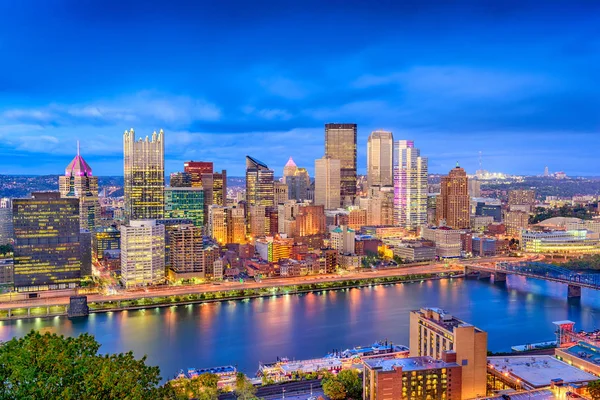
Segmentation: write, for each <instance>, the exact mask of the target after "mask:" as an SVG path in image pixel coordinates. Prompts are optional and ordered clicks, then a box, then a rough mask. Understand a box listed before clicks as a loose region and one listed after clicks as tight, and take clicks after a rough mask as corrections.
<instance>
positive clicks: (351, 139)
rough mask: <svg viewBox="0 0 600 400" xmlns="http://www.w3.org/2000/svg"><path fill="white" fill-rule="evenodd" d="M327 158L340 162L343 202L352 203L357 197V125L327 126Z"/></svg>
mask: <svg viewBox="0 0 600 400" xmlns="http://www.w3.org/2000/svg"><path fill="white" fill-rule="evenodd" d="M325 156H326V157H329V158H331V159H333V160H339V161H340V193H341V194H340V195H341V200H343V201H345V202H346V201H350V202H352V200H353V199H354V197H355V196H356V124H325ZM315 190H316V189H315ZM338 206H339V205H338ZM336 207H337V206H336ZM326 208H327V207H326Z"/></svg>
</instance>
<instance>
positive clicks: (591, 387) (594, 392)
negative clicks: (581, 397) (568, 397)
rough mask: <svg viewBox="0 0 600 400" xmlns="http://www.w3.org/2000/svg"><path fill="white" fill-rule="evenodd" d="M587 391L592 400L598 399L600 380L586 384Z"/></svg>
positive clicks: (599, 397) (599, 395)
mask: <svg viewBox="0 0 600 400" xmlns="http://www.w3.org/2000/svg"><path fill="white" fill-rule="evenodd" d="M587 390H588V393H589V394H590V397H591V398H592V399H593V400H598V399H600V380H597V381H593V382H590V383H588V385H587Z"/></svg>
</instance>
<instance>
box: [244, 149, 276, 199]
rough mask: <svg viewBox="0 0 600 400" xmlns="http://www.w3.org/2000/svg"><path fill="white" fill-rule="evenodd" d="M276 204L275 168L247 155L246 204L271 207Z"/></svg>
mask: <svg viewBox="0 0 600 400" xmlns="http://www.w3.org/2000/svg"><path fill="white" fill-rule="evenodd" d="M274 204H275V193H274V187H273V170H270V169H269V167H267V164H265V163H263V162H261V161H258V160H257V159H255V158H252V157H250V156H246V205H247V206H258V205H260V206H265V207H271V206H273V205H274Z"/></svg>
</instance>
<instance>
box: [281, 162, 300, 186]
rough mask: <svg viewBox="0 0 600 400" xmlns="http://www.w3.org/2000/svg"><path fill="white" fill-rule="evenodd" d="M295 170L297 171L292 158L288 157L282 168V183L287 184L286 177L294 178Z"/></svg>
mask: <svg viewBox="0 0 600 400" xmlns="http://www.w3.org/2000/svg"><path fill="white" fill-rule="evenodd" d="M296 170H298V166H297V165H296V163H295V162H294V160H293V159H292V157H290V159H289V160H288V162H287V163H286V164H285V166H284V167H283V183H286V182H287V178H288V177H290V176H294V173H296Z"/></svg>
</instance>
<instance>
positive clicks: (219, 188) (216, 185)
mask: <svg viewBox="0 0 600 400" xmlns="http://www.w3.org/2000/svg"><path fill="white" fill-rule="evenodd" d="M213 204H216V205H219V206H226V205H227V171H226V170H221V172H214V173H213Z"/></svg>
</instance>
